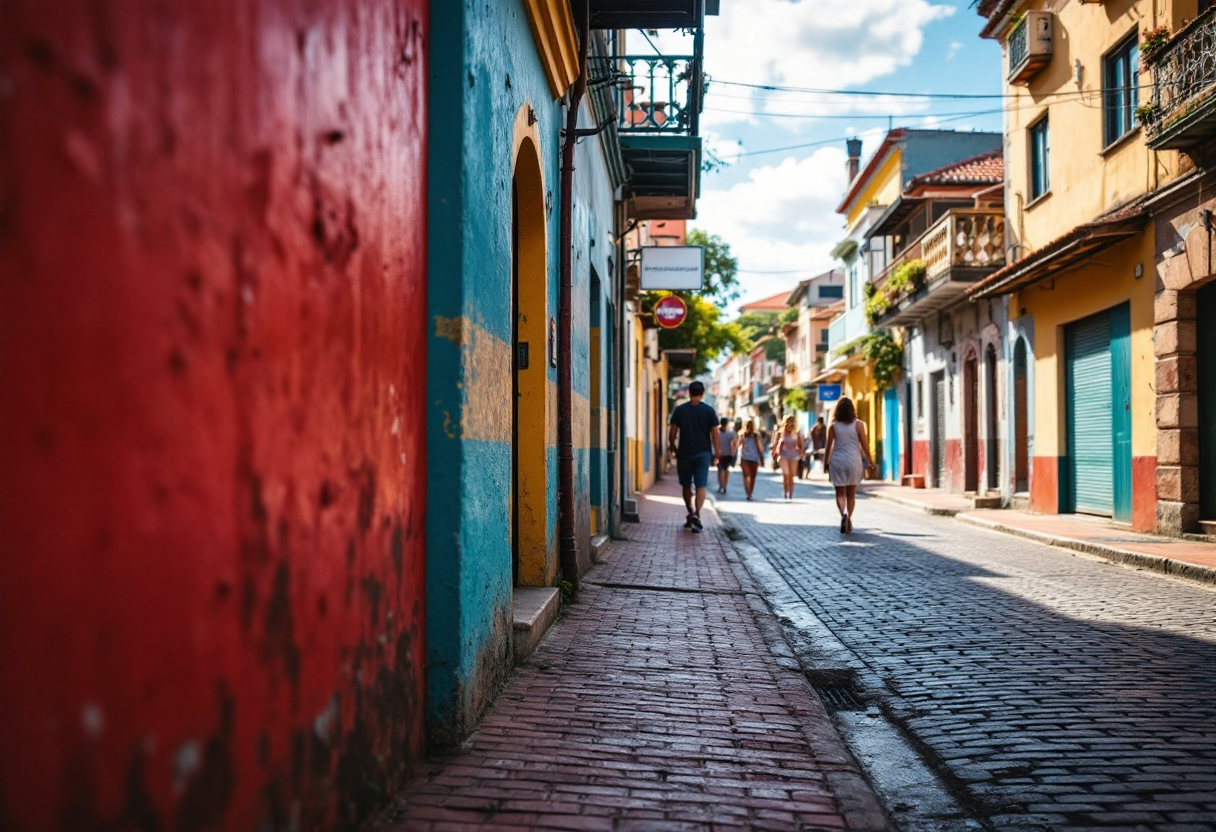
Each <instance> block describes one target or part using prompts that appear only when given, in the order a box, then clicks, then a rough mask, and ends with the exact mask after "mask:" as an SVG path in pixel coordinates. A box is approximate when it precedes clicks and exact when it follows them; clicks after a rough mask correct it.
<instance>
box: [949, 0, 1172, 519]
mask: <svg viewBox="0 0 1216 832" xmlns="http://www.w3.org/2000/svg"><path fill="white" fill-rule="evenodd" d="M1188 5H1189V8H1188ZM1195 6H1196V4H1195V0H1190V2H1189V4H1188V3H1187V2H1186V0H1183V2H1177V3H1171V2H1162V0H1121V1H1120V2H1106V3H1077V2H1071V3H1058V2H1044V0H1032V2H1020V1H1019V0H988V2H984V3H982V4H981V6H980V13H981V14H982V15H985V16H986V17H987V18H988V24H987V26H986V27H985V29H984V33H983V34H984V35H985V36H987V37H992V38H995V39H997V40H999V41H1000V42H1001V44H1002V47H1003V51H1004V55H1005V66H1004V71H1005V78H1006V96H1007V98H1006V125H1005V134H1006V135H1005V143H1006V147H1005V165H1006V171H1007V173H1006V176H1007V179H1006V196H1005V210H1006V219H1007V222H1006V229H1007V235H1008V244H1009V245H1010V246H1011V249H1010V252H1009V258H1008V262H1009V265H1008V266H1006V267H1004V268H1002V269H1001V270H999V271H998V272H996V273H995V274H993V275H991V276H990V277H989V278H987V279H985V280H983V281H982V282H981V283H979V284H977V285H976V286H975V287H974V288H973V289H972V291H971V296H972V298H974V299H979V298H991V297H997V296H1007V297H1008V298H1009V318H1010V322H1009V331H1008V333H1007V337H1008V338H1009V339H1010V343H1012V344H1014V345H1015V346H1014V349H1013V350H1012V354H1013V355H1014V356H1015V366H1014V367H1013V368H1012V369H1013V372H1012V374H1011V375H1012V378H1013V384H1011V385H1010V390H1009V395H1010V396H1011V397H1012V398H1013V402H1012V405H1013V406H1012V407H1010V408H1009V409H1008V412H1009V413H1010V418H1009V425H1008V427H1009V434H1010V436H1011V437H1012V439H1013V444H1014V445H1015V446H1016V447H1015V450H1014V458H1015V463H1014V467H1015V469H1016V470H1017V476H1019V477H1021V476H1025V477H1026V478H1027V479H1028V480H1029V502H1030V507H1031V508H1032V509H1033V510H1036V511H1040V512H1044V513H1074V512H1075V513H1085V514H1095V515H1099V516H1107V517H1111V518H1112V519H1114V520H1116V521H1120V522H1126V523H1129V524H1130V525H1131V526H1132V527H1133V528H1135V529H1137V530H1154V529H1155V528H1156V526H1157V496H1156V478H1157V472H1156V465H1157V456H1156V455H1157V414H1156V409H1157V396H1156V392H1155V381H1156V379H1155V374H1156V370H1155V366H1154V364H1155V354H1154V311H1153V305H1154V295H1155V291H1156V280H1155V273H1156V272H1155V259H1156V255H1157V252H1156V245H1155V239H1154V231H1153V227H1152V224H1151V217H1150V211H1149V206H1148V204H1147V203H1148V198H1149V196H1150V195H1151V194H1152V193H1153V192H1155V191H1157V190H1158V189H1160V188H1162V187H1164V186H1165V185H1167V184H1168V183H1169V182H1171V181H1172V180H1173V179H1174V178H1175V177H1177V176H1178V173H1179V159H1178V154H1177V153H1176V152H1172V151H1164V152H1156V151H1153V150H1150V149H1149V148H1148V147H1147V145H1146V143H1145V137H1144V135H1143V131H1142V128H1141V126H1140V124H1139V118H1138V113H1137V110H1138V109H1139V107H1140V104H1141V103H1142V102H1144V101H1146V100H1148V99H1149V98H1150V97H1151V89H1150V88H1149V83H1148V77H1147V76H1146V75H1143V74H1142V73H1141V71H1140V70H1141V66H1140V55H1139V51H1140V41H1141V38H1142V32H1144V31H1146V30H1152V29H1154V28H1156V27H1158V26H1167V27H1174V26H1177V25H1178V24H1179V23H1180V22H1181V19H1182V18H1183V17H1185V16H1187V14H1190V15H1191V16H1194V14H1195ZM1019 362H1021V363H1020V366H1019Z"/></svg>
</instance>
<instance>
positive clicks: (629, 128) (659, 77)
mask: <svg viewBox="0 0 1216 832" xmlns="http://www.w3.org/2000/svg"><path fill="white" fill-rule="evenodd" d="M617 61H618V63H617V67H618V72H619V73H620V74H619V75H618V80H617V108H616V109H617V112H618V113H620V124H619V129H620V131H621V132H622V133H652V134H653V133H667V134H675V135H684V136H696V135H698V134H699V130H700V115H701V99H702V96H703V95H704V87H703V85H704V76H703V75H702V73H701V61H700V58H699V57H697V56H694V55H625V56H623V57H620V58H618V59H617Z"/></svg>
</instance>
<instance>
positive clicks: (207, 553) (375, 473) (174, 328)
mask: <svg viewBox="0 0 1216 832" xmlns="http://www.w3.org/2000/svg"><path fill="white" fill-rule="evenodd" d="M53 5H54V8H53V10H52V9H50V8H48V5H47V4H46V3H45V2H42V0H9V2H7V3H5V5H4V11H3V26H0V62H2V65H0V77H2V78H3V79H4V90H3V92H2V93H0V189H2V190H0V379H2V381H3V390H4V400H5V401H4V406H3V408H0V470H2V471H3V477H0V548H2V550H3V555H2V557H3V578H2V581H0V651H2V652H0V666H2V667H3V675H4V680H3V684H2V685H0V772H2V774H0V778H2V779H0V828H3V829H5V830H11V831H12V832H24V830H51V829H55V830H60V829H62V830H77V829H100V828H114V829H134V828H141V829H152V828H159V829H177V830H191V829H203V828H206V829H212V828H226V829H232V830H249V829H254V828H287V827H289V826H292V827H293V828H295V827H297V826H298V828H301V829H313V828H334V827H342V826H351V825H353V824H354V823H355V822H356V821H357V820H358V819H359V818H360V817H362V816H363V815H364V814H365V813H366V812H367V811H368V810H369V808H370V807H372V806H373V805H374V803H376V802H377V801H378V800H380V799H381V796H382V795H383V793H384V792H385V791H386V790H388V789H390V788H391V787H392V786H393V785H394V784H395V783H396V782H399V780H400V778H401V776H402V775H403V774H404V772H405V771H406V769H408V765H409V762H410V760H411V759H413V758H414V757H416V756H417V755H418V754H419V753H420V751H421V744H422V725H423V690H424V688H423V676H422V673H423V671H422V662H423V657H424V649H423V632H422V626H423V590H424V561H423V557H424V550H423V541H424V535H423V524H424V518H425V506H424V503H423V497H424V493H425V491H424V470H425V469H424V448H425V439H424V436H423V434H422V432H421V431H420V430H419V426H420V425H422V424H423V418H424V409H423V404H424V400H423V395H424V377H425V368H426V363H425V346H424V345H425V338H424V326H425V294H424V293H425V262H424V257H425V239H426V237H425V184H426V183H425V175H424V174H425V162H426V159H425V149H426V145H425V124H426V120H425V115H426V113H425V100H426V99H425V78H426V75H425V61H424V57H425V41H424V38H425V34H426V9H427V3H426V2H425V0H396V2H385V3H365V2H359V1H358V0H330V2H326V3H316V2H307V0H296V1H295V2H293V0H258V2H256V3H255V2H240V3H238V2H226V1H224V0H216V2H198V0H123V1H122V2H117V0H115V1H114V2H86V0H57V2H56V3H54V4H53Z"/></svg>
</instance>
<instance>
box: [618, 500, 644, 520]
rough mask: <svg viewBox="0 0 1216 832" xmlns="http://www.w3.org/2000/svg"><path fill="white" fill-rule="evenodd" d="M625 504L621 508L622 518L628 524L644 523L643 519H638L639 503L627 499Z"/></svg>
mask: <svg viewBox="0 0 1216 832" xmlns="http://www.w3.org/2000/svg"><path fill="white" fill-rule="evenodd" d="M624 503H625V504H624V506H622V508H621V518H622V519H623V520H624V521H625V522H626V523H640V522H642V519H641V518H640V517H638V501H637V500H630V499H628V498H626V499H625V501H624Z"/></svg>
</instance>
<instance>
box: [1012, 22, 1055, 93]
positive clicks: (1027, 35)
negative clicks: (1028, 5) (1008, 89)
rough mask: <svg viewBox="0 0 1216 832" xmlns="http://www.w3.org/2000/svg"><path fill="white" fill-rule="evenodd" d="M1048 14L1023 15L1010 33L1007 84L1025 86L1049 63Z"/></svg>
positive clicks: (1049, 37)
mask: <svg viewBox="0 0 1216 832" xmlns="http://www.w3.org/2000/svg"><path fill="white" fill-rule="evenodd" d="M1052 28H1053V26H1052V14H1051V12H1044V11H1032V12H1026V13H1025V14H1023V15H1022V18H1021V19H1020V20H1018V22H1017V23H1015V24H1013V28H1011V29H1010V30H1009V37H1008V39H1007V40H1006V44H1007V47H1008V52H1009V83H1011V84H1026V83H1028V82H1029V81H1030V79H1031V78H1032V77H1033V76H1034V74H1035V73H1037V72H1038V71H1039V70H1040V69H1042V68H1043V67H1045V66H1047V64H1048V63H1049V62H1050V61H1051V52H1052Z"/></svg>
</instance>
